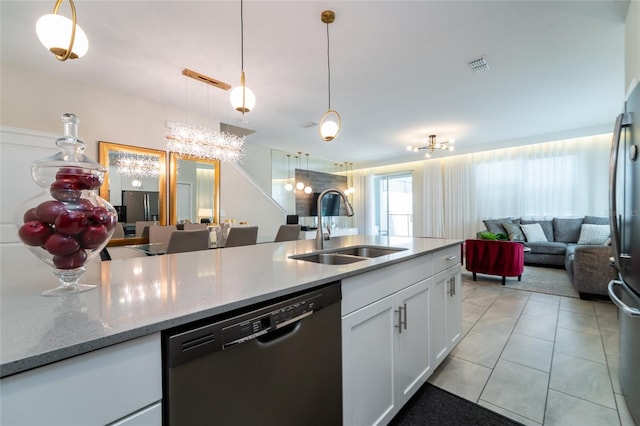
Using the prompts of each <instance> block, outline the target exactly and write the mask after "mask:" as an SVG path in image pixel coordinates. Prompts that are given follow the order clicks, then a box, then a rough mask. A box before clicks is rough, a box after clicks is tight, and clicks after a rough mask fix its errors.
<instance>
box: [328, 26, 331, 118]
mask: <svg viewBox="0 0 640 426" xmlns="http://www.w3.org/2000/svg"><path fill="white" fill-rule="evenodd" d="M327 76H328V79H327V80H328V84H327V87H328V91H329V108H328V109H331V63H330V61H329V24H327Z"/></svg>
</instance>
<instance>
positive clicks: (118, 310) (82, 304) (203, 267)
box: [0, 235, 462, 377]
mask: <svg viewBox="0 0 640 426" xmlns="http://www.w3.org/2000/svg"><path fill="white" fill-rule="evenodd" d="M461 243H462V241H461V240H452V239H431V238H403V237H366V236H357V235H356V236H347V237H338V238H333V239H332V240H330V241H325V249H327V248H331V247H344V246H352V245H361V244H371V245H380V246H392V247H403V248H407V250H404V251H400V252H397V253H394V254H391V255H387V256H382V257H379V258H374V259H367V260H365V261H361V262H356V263H352V264H348V265H321V264H316V263H313V262H307V261H301V260H294V259H289V256H291V255H295V254H302V253H308V252H312V251H315V241H314V240H299V241H291V242H285V243H268V244H257V245H255V246H244V247H234V248H227V249H218V250H204V251H198V252H190V253H181V254H172V255H163V256H148V257H136V258H130V259H124V260H113V261H110V262H100V261H96V260H94V261H92V262H90V264H89V265H88V266H87V272H85V274H84V275H83V276H82V279H81V282H84V283H94V284H98V288H96V289H94V290H91V291H88V292H84V293H80V294H77V295H71V296H64V297H44V296H42V295H41V294H40V293H41V292H42V291H44V290H48V289H50V288H53V287H56V286H57V285H58V282H57V278H56V277H55V276H54V275H53V274H52V271H53V269H52V268H51V267H49V266H47V265H45V264H44V263H43V262H41V261H40V260H38V259H37V258H36V257H35V256H34V255H33V254H31V253H30V252H29V251H28V250H27V249H26V248H25V247H23V246H20V245H11V246H2V247H0V262H1V263H0V264H1V269H0V324H1V325H0V377H5V376H9V375H12V374H15V373H19V372H22V371H26V370H28V369H31V368H35V367H39V366H42V365H45V364H49V363H52V362H56V361H60V360H62V359H65V358H69V357H72V356H75V355H79V354H82V353H86V352H89V351H92V350H96V349H100V348H103V347H106V346H110V345H113V344H117V343H121V342H124V341H126V340H130V339H134V338H137V337H141V336H144V335H148V334H152V333H156V332H159V331H162V330H165V329H169V328H171V327H175V326H178V325H183V324H186V323H189V322H191V321H194V320H199V319H203V318H207V317H211V316H214V315H217V314H221V313H225V312H229V311H231V310H233V309H237V308H241V307H246V306H249V305H252V304H255V303H260V302H264V301H267V300H270V299H273V298H276V297H279V296H283V295H287V294H291V293H294V292H297V291H300V290H306V289H310V288H313V287H317V286H319V285H323V284H326V283H329V282H332V281H335V280H340V279H342V278H345V277H348V276H352V275H357V274H360V273H363V272H367V271H370V270H374V269H377V268H381V267H385V266H388V265H391V264H394V263H397V262H401V261H403V260H407V259H410V258H414V257H417V256H421V255H424V254H426V253H429V252H432V251H435V250H438V249H441V248H446V247H450V246H453V245H456V244H461Z"/></svg>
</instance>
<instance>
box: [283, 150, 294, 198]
mask: <svg viewBox="0 0 640 426" xmlns="http://www.w3.org/2000/svg"><path fill="white" fill-rule="evenodd" d="M290 161H291V154H287V183H286V184H285V185H284V190H285V191H287V192H291V191H293V185H292V184H291V166H290V164H291V163H290Z"/></svg>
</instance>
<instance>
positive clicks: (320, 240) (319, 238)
mask: <svg viewBox="0 0 640 426" xmlns="http://www.w3.org/2000/svg"><path fill="white" fill-rule="evenodd" d="M329 193H334V194H338V195H340V196H341V197H342V199H343V200H344V204H345V207H346V208H347V216H353V207H351V203H349V200H348V199H347V195H346V194H345V193H344V192H342V191H341V190H340V189H337V188H329V189H326V190H324V191H322V192H321V193H320V195H319V196H318V208H317V212H318V229H317V230H316V249H317V250H322V249H324V232H323V231H322V199H323V198H324V196H325V195H326V194H329Z"/></svg>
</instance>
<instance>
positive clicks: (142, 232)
mask: <svg viewBox="0 0 640 426" xmlns="http://www.w3.org/2000/svg"><path fill="white" fill-rule="evenodd" d="M156 224H157V222H155V221H153V220H139V221H137V222H136V237H138V238H140V237H148V236H149V226H152V225H156Z"/></svg>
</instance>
